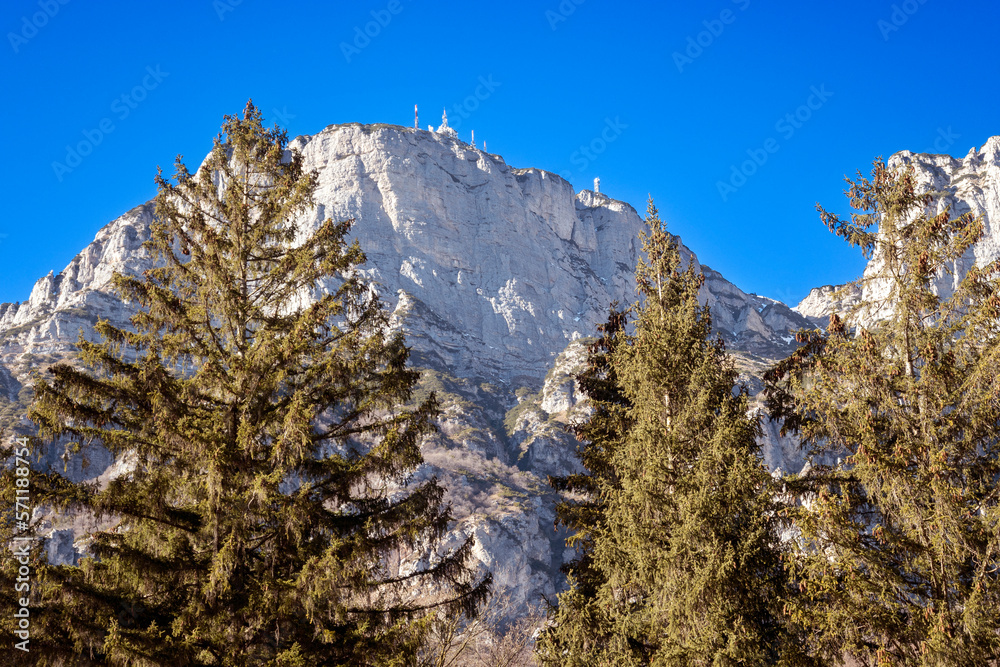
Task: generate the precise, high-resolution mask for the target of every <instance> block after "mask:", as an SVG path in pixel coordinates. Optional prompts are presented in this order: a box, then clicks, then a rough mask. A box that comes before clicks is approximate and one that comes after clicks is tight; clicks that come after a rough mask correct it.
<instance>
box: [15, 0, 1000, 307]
mask: <svg viewBox="0 0 1000 667" xmlns="http://www.w3.org/2000/svg"><path fill="white" fill-rule="evenodd" d="M997 25H1000V8H998V5H997V4H996V3H987V2H972V3H965V4H963V5H959V4H957V3H945V2H943V1H942V0H923V1H921V0H906V1H898V0H896V1H890V0H886V1H881V0H865V1H863V2H862V1H860V0H845V1H841V2H837V3H791V2H784V3H773V2H772V3H765V2H763V1H762V0H713V1H711V2H697V3H691V2H663V3H659V2H658V3H653V2H615V3H612V2H605V1H603V0H583V1H581V0H562V1H561V2H560V0H550V1H539V2H518V1H510V2H503V3H472V2H437V3H430V2H421V1H420V0H363V1H359V2H350V3H348V2H300V1H296V0H285V1H284V2H280V3H278V2H267V1H265V0H242V1H238V0H197V1H194V0H178V1H175V2H171V3H145V2H134V1H129V2H101V3H96V2H86V1H85V0H33V1H29V0H6V1H5V2H4V3H3V5H2V8H0V28H2V32H3V35H4V39H3V43H2V44H0V62H2V69H0V72H2V77H3V78H2V85H3V90H4V91H5V94H4V103H3V105H2V110H0V113H2V124H3V126H4V127H6V128H7V135H6V136H7V139H6V141H7V152H6V155H7V158H6V159H4V160H3V161H2V163H0V177H2V183H3V194H4V206H3V208H2V210H0V302H3V301H21V300H24V299H26V298H27V297H28V295H29V293H30V290H31V286H32V285H33V284H34V282H35V281H36V280H37V279H38V278H39V277H41V276H43V275H45V274H46V273H48V272H49V271H50V270H54V271H55V272H57V273H58V272H59V271H60V270H62V269H63V268H64V267H65V266H66V264H67V263H68V262H69V261H70V260H71V259H72V257H73V256H74V255H75V254H76V253H77V252H79V251H80V250H81V249H82V248H83V247H84V246H85V245H86V244H87V243H89V242H90V241H91V240H92V239H93V238H94V235H95V234H96V233H97V231H98V230H99V229H100V228H101V227H102V226H104V225H105V224H107V223H108V222H110V221H111V220H112V219H114V218H115V217H117V216H118V215H121V214H122V213H124V212H125V211H127V210H128V209H130V208H132V207H133V206H135V205H137V204H139V203H141V202H143V201H146V200H147V199H150V198H151V197H152V196H153V195H154V194H155V186H154V185H153V176H154V174H155V171H156V166H157V165H162V166H163V167H164V169H165V170H169V169H170V166H171V164H172V163H173V159H174V156H175V155H177V154H178V153H180V154H183V155H184V156H185V159H186V161H187V162H188V164H189V165H192V166H194V165H197V164H198V163H199V162H200V161H201V159H202V158H203V157H204V155H205V153H206V152H207V151H208V150H209V148H210V147H211V141H212V138H213V137H214V136H215V135H216V133H217V132H218V130H219V127H220V125H221V123H222V117H223V115H225V114H234V113H238V112H239V111H240V110H241V109H242V108H243V105H244V104H245V103H246V100H247V98H249V97H252V98H253V99H254V101H255V103H257V105H258V106H259V107H261V108H262V109H263V111H264V112H265V116H266V119H267V121H268V122H269V123H270V122H272V121H276V122H278V123H279V124H280V125H282V126H284V127H286V128H287V129H288V130H289V134H290V135H291V136H295V135H298V134H313V133H315V132H318V131H320V130H321V129H322V128H324V127H325V126H326V125H329V124H332V123H343V122H352V121H359V122H365V123H398V124H402V125H411V124H412V122H413V105H414V104H419V106H420V109H421V126H422V127H426V126H427V125H428V124H431V123H433V124H435V125H436V124H438V123H439V122H440V113H441V109H442V107H446V108H448V110H449V119H450V121H451V124H452V125H453V126H454V125H458V126H459V128H458V129H459V132H460V135H461V137H462V138H463V139H466V140H468V137H469V132H470V131H471V130H475V133H476V139H477V141H479V142H480V143H481V142H482V141H483V140H485V141H486V142H487V145H488V148H489V150H490V152H494V153H499V154H500V155H502V156H503V157H504V158H505V160H506V161H507V162H508V164H510V165H513V166H516V167H529V166H533V167H538V168H542V169H548V170H550V171H554V172H557V173H561V174H563V175H566V176H567V177H568V178H570V180H571V182H572V183H573V184H574V186H575V187H576V189H577V190H580V189H583V188H590V187H592V183H593V178H594V177H595V176H599V177H600V178H601V189H602V191H603V192H605V193H606V194H608V195H610V196H612V197H615V198H617V199H622V200H625V201H628V202H629V203H631V204H632V205H633V206H635V207H636V209H638V210H639V211H640V212H642V211H643V210H644V208H645V200H646V196H647V193H651V194H652V195H653V197H654V198H655V200H656V203H657V205H658V206H659V208H660V211H661V214H662V217H664V219H665V220H666V221H667V222H668V226H669V228H670V230H671V231H673V232H674V233H678V234H680V235H681V237H682V238H683V240H684V242H685V243H686V244H687V245H688V246H689V247H691V248H692V249H693V250H694V251H695V252H696V253H697V254H698V256H699V258H700V259H701V260H702V262H704V263H706V264H708V265H710V266H712V267H713V268H715V269H717V270H719V271H721V272H722V273H723V274H724V275H725V276H726V277H727V278H729V279H730V280H732V281H733V282H735V283H736V284H737V285H738V286H740V287H741V288H742V289H744V290H746V291H748V292H751V291H752V292H756V293H758V294H763V295H767V296H771V297H774V298H779V299H782V300H784V301H786V302H789V303H791V304H794V303H796V302H797V301H798V300H800V299H801V298H802V297H804V296H805V295H806V294H807V293H808V290H809V288H811V287H813V286H817V285H822V284H828V283H837V282H843V281H846V280H849V279H851V278H854V277H856V276H857V275H858V274H859V273H860V271H861V269H862V268H863V260H862V259H861V257H860V256H859V255H858V253H857V252H856V251H854V250H853V249H851V248H849V247H847V246H846V244H844V243H843V242H842V241H840V240H839V239H837V238H836V237H834V236H833V235H832V234H830V233H829V232H828V231H827V230H826V228H825V227H823V225H822V224H821V223H820V222H819V219H818V216H817V215H816V213H815V211H814V206H815V204H816V202H817V201H818V202H821V203H823V204H824V205H825V206H827V207H828V208H831V209H833V210H836V211H839V212H845V211H846V200H845V198H844V196H843V189H844V183H843V180H842V179H843V177H844V175H845V174H853V173H854V172H855V171H856V170H857V169H861V170H863V171H865V172H867V170H868V169H869V168H870V164H871V161H872V159H873V158H874V157H875V156H877V155H884V156H886V157H888V156H889V155H890V154H892V153H894V152H896V151H898V150H902V149H909V150H914V151H922V152H945V153H950V154H952V155H955V156H958V157H962V156H964V155H965V154H966V153H967V152H968V150H969V148H970V147H972V146H976V147H979V146H981V145H982V144H983V143H984V142H985V141H986V139H987V138H989V137H990V136H992V135H996V134H1000V117H998V109H1000V104H998V97H1000V92H998V91H1000V86H998V85H997V84H998V78H1000V68H998V66H997V63H998V61H1000V58H998V57H997V55H998V54H997V47H996V45H995V42H994V40H993V39H992V37H991V36H992V35H993V34H994V33H995V32H996V27H997ZM366 29H367V32H368V33H369V34H368V35H365V34H364V33H365V31H366ZM77 149H79V150H77ZM84 152H86V153H87V154H86V155H82V154H81V153H84ZM748 161H749V162H748ZM734 170H735V172H734ZM741 171H742V173H739V172H741Z"/></svg>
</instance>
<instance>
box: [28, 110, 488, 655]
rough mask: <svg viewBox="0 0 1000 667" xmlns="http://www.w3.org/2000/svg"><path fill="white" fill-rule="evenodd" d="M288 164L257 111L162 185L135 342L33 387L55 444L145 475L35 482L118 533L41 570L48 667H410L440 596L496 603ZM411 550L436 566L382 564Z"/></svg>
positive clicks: (334, 252) (401, 369)
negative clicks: (432, 593)
mask: <svg viewBox="0 0 1000 667" xmlns="http://www.w3.org/2000/svg"><path fill="white" fill-rule="evenodd" d="M286 148H287V135H286V134H285V132H284V131H282V130H279V129H278V128H277V127H275V128H273V129H267V128H265V127H264V126H263V123H262V118H261V114H260V112H259V110H258V109H256V108H255V107H254V106H253V104H252V103H248V104H247V107H246V109H245V111H244V113H243V116H242V118H239V117H230V116H227V117H226V121H225V124H224V125H223V128H222V133H220V135H219V137H218V138H217V139H216V142H215V147H214V149H213V150H212V152H211V154H210V156H209V158H208V159H207V160H206V162H205V163H204V164H203V165H202V166H201V168H200V169H199V170H198V171H197V173H195V174H192V173H190V172H189V171H188V170H187V168H186V167H185V166H184V164H183V162H182V161H181V158H180V157H178V159H177V162H176V172H175V175H174V177H173V179H167V178H165V177H164V176H163V174H162V172H161V173H160V174H159V175H158V176H157V179H156V180H157V183H158V186H159V194H158V195H157V198H156V213H157V218H156V221H155V223H154V224H153V227H152V236H151V239H150V241H149V243H148V248H149V250H150V252H151V253H152V254H153V255H154V257H155V259H156V264H155V267H154V268H152V269H150V270H149V271H147V272H146V274H145V275H144V276H142V277H127V276H122V275H116V276H115V279H114V280H115V285H116V287H117V289H118V291H119V293H120V294H121V295H122V297H123V298H124V299H125V300H126V301H128V302H132V303H135V304H137V305H138V306H139V307H140V308H139V310H138V314H136V315H135V317H134V318H133V320H132V322H133V325H134V330H127V329H121V328H117V327H115V326H114V325H112V324H111V323H109V322H108V321H101V322H100V323H99V324H98V325H97V327H96V331H97V332H98V334H99V335H100V337H101V340H99V341H96V342H93V341H87V340H82V339H81V342H80V344H79V347H80V362H81V364H82V367H77V366H76V365H71V364H60V365H57V366H54V367H53V368H51V369H50V370H49V373H48V376H47V377H46V378H38V379H37V380H36V384H35V390H36V394H37V400H36V403H35V404H34V406H33V408H32V410H31V418H32V419H33V420H35V421H36V422H37V423H38V424H39V426H40V428H41V433H42V435H43V437H46V438H73V439H77V440H78V441H81V442H82V441H99V442H101V443H103V445H104V446H105V447H107V448H108V449H109V450H111V451H112V452H113V453H114V454H116V455H117V456H119V457H123V458H124V460H131V461H132V462H133V464H134V465H133V467H132V468H131V470H129V471H127V472H125V473H124V474H121V475H119V476H118V477H117V478H115V479H113V480H112V481H110V482H109V483H108V484H107V485H106V487H104V488H99V487H97V486H95V485H86V484H71V483H69V482H67V481H66V480H65V479H61V478H58V476H51V475H49V476H42V475H37V476H36V477H35V479H34V482H35V484H36V488H37V489H38V493H39V494H43V495H44V500H45V501H46V502H49V503H51V504H52V505H54V506H56V507H58V508H59V509H60V510H62V511H63V512H76V511H85V512H91V513H93V514H95V515H97V516H99V517H106V518H110V519H113V520H114V521H115V527H114V528H113V529H110V530H105V531H102V532H99V533H97V534H96V535H95V536H94V540H93V544H92V545H91V550H92V552H93V553H94V555H95V556H96V557H95V558H93V559H85V560H83V561H82V562H81V563H80V565H79V566H64V567H48V566H40V570H39V572H38V577H37V582H36V584H35V589H34V590H33V594H32V600H33V614H34V616H33V618H34V619H36V623H37V624H36V625H35V626H33V627H34V629H35V632H34V633H33V635H32V637H33V642H32V650H33V654H32V657H33V658H34V659H35V660H37V661H39V662H38V664H59V661H60V660H66V662H67V664H130V665H132V664H135V665H140V664H141V665H171V666H176V665H234V666H237V665H238V666H241V667H242V666H244V665H372V664H378V665H403V664H409V663H410V662H412V661H413V660H414V658H415V655H416V651H417V648H418V646H419V644H420V642H421V641H422V629H423V627H424V626H425V624H426V623H425V622H424V621H421V620H420V617H421V616H422V615H425V614H426V611H425V610H426V609H427V608H428V607H429V606H430V605H431V604H433V605H434V606H435V607H437V609H436V611H441V609H442V608H444V610H446V611H448V612H449V613H466V614H473V613H474V612H475V610H476V608H477V606H478V605H479V604H480V603H481V601H482V600H483V599H484V597H485V595H486V594H487V593H488V587H489V581H488V579H482V580H480V581H478V582H475V581H474V580H473V578H472V576H471V574H470V572H469V571H468V569H467V565H466V563H467V559H468V558H469V556H470V548H471V541H467V542H466V543H465V544H464V546H462V547H461V548H460V549H458V550H456V551H454V552H451V553H444V554H441V553H436V551H435V545H436V543H437V540H438V538H439V537H440V536H441V535H442V534H443V532H444V531H445V530H446V527H447V525H448V522H449V518H450V515H449V511H448V508H447V507H445V506H444V505H443V504H442V495H443V490H442V487H441V486H440V485H439V484H438V483H437V482H436V480H430V481H425V482H422V483H419V484H416V483H409V481H408V480H409V478H410V475H411V473H412V472H413V471H414V469H415V468H416V467H417V466H418V465H419V464H420V463H421V461H422V458H421V454H420V449H419V444H420V442H421V440H422V438H423V437H424V436H425V434H427V433H428V432H429V431H430V430H431V429H432V428H433V421H432V420H433V418H434V417H435V415H436V414H437V404H436V401H435V399H434V398H433V395H432V396H431V397H430V398H428V399H427V400H426V401H424V402H422V403H421V404H419V405H418V406H417V407H415V408H413V409H404V408H403V407H402V406H403V405H404V404H405V403H406V402H407V401H408V400H409V398H410V396H411V391H412V389H413V388H414V386H415V384H416V382H417V380H418V374H417V372H415V371H414V370H412V369H409V368H407V365H406V364H407V355H408V349H407V348H406V347H405V345H404V341H403V338H402V335H401V334H393V333H391V332H390V331H389V329H388V324H387V317H386V314H385V311H384V310H383V307H382V304H381V303H380V301H379V300H378V298H377V297H376V295H375V293H374V291H373V289H372V287H371V286H370V285H368V284H366V283H365V282H364V281H363V280H362V279H361V277H360V275H359V273H358V271H357V268H358V266H359V265H360V264H361V263H362V262H364V261H365V257H364V254H363V253H362V251H361V249H360V248H359V247H358V245H357V243H356V242H355V243H353V244H350V245H349V244H348V243H347V235H348V232H349V230H350V228H351V221H346V222H334V221H332V220H326V221H325V222H323V223H322V224H320V225H319V227H318V228H317V229H316V230H315V231H314V232H313V233H312V234H311V235H307V234H305V233H304V230H303V228H302V224H301V223H302V221H303V220H305V219H307V214H308V213H309V212H310V211H311V209H312V208H313V199H312V193H313V191H314V189H315V187H316V182H317V181H316V179H317V177H316V174H315V172H307V171H306V170H305V168H304V166H303V158H302V156H301V155H300V154H298V153H297V152H294V151H292V152H289V151H287V150H286ZM407 557H410V558H413V559H414V560H415V561H417V562H418V564H419V562H423V563H425V565H424V566H423V567H416V568H409V569H407V568H398V567H397V566H392V567H390V565H392V563H398V562H400V559H403V558H407ZM428 557H429V561H428ZM428 562H429V563H431V564H430V565H427V564H426V563H428ZM427 586H431V587H432V588H434V589H435V590H437V591H440V590H442V588H443V590H445V591H446V594H445V595H444V596H443V597H442V596H437V597H435V598H434V599H435V600H437V601H436V602H433V603H432V602H424V600H426V599H427V598H425V597H421V594H423V593H426V592H427V590H428V589H427V588H426V587H427ZM441 600H443V601H441ZM123 610H124V611H125V613H123Z"/></svg>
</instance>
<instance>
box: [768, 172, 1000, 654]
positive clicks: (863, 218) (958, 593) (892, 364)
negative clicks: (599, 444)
mask: <svg viewBox="0 0 1000 667" xmlns="http://www.w3.org/2000/svg"><path fill="white" fill-rule="evenodd" d="M847 182H848V183H849V186H850V187H849V190H848V192H847V194H848V197H849V198H850V200H851V205H852V207H853V208H854V209H855V211H856V213H854V214H853V215H852V216H851V219H850V220H841V219H840V218H839V217H837V216H836V215H833V214H831V213H828V212H827V211H825V210H823V209H822V208H819V207H818V208H819V210H820V213H821V215H822V217H823V220H824V222H826V223H827V225H829V227H830V228H831V230H832V231H834V232H835V233H837V234H838V235H840V236H842V237H844V238H845V239H847V240H848V241H849V242H850V243H851V244H852V245H856V246H859V247H860V248H861V249H862V251H863V252H864V253H865V255H866V256H868V257H873V258H874V261H873V262H872V263H871V264H870V265H869V270H868V271H867V272H866V276H865V279H864V281H865V283H866V284H865V290H866V292H865V299H864V300H863V301H862V303H861V305H860V306H859V307H858V308H856V309H855V310H854V311H853V312H852V313H851V314H850V315H848V316H847V319H846V321H841V320H840V319H839V318H838V317H837V316H836V315H835V316H833V318H832V320H831V323H830V327H829V329H828V331H827V333H826V334H820V333H819V332H814V333H808V334H807V333H805V332H803V333H802V334H800V338H801V340H802V341H803V342H804V343H805V345H803V346H802V347H801V348H800V349H799V350H798V352H796V353H795V354H794V355H793V356H792V357H791V358H789V359H787V360H785V361H784V362H782V363H781V364H779V365H778V366H777V367H776V368H775V369H774V370H773V371H771V373H770V374H769V376H768V377H767V378H766V380H767V382H768V385H769V386H768V391H769V394H770V403H771V407H772V410H773V412H774V414H775V415H776V416H778V417H781V418H783V419H784V420H785V422H784V425H785V427H786V429H789V430H794V431H797V432H798V433H799V434H800V435H801V437H802V441H803V445H804V446H806V447H807V448H808V449H809V450H810V451H811V453H812V454H814V455H815V456H816V460H817V461H819V460H826V461H834V460H836V459H837V458H840V459H841V460H842V462H841V464H840V465H833V464H831V465H817V466H814V467H813V468H812V469H811V470H809V471H808V472H807V473H806V474H804V475H802V476H801V478H800V479H798V480H795V482H794V483H793V484H792V485H791V486H793V487H794V489H795V490H796V491H797V493H798V494H799V495H800V497H802V498H803V499H804V502H803V503H802V504H801V505H800V506H799V507H797V508H796V509H795V511H794V512H793V518H794V521H795V525H796V526H797V527H798V529H799V530H800V531H801V536H800V538H799V539H797V540H796V541H795V542H794V547H795V558H794V560H793V563H794V568H795V575H796V577H797V579H798V580H799V581H800V585H801V590H802V593H803V594H802V595H800V596H798V597H797V598H796V600H795V601H794V604H793V605H791V608H792V609H793V614H794V616H795V619H796V620H797V622H799V623H801V624H803V625H805V626H807V627H808V628H810V639H809V647H810V650H812V651H814V652H816V653H817V654H820V655H825V656H827V657H830V658H839V657H840V656H841V655H842V654H843V653H844V652H846V653H847V654H850V655H852V656H853V657H854V658H855V659H857V660H859V661H861V663H862V664H864V665H927V666H931V665H935V666H936V665H955V666H958V665H990V664H996V661H997V660H998V659H1000V507H998V504H1000V490H998V480H1000V461H998V454H1000V444H998V434H1000V429H998V425H1000V363H998V362H1000V344H998V343H1000V339H998V333H1000V290H998V287H1000V284H998V282H997V274H998V269H1000V264H998V263H997V262H993V263H992V264H990V265H989V266H974V267H973V268H971V269H970V270H969V271H968V273H966V275H965V276H964V278H962V279H961V280H960V281H959V280H958V279H957V277H956V276H954V275H953V273H954V267H956V266H957V265H958V264H960V263H961V262H963V261H964V262H967V263H968V264H971V263H972V259H971V255H972V253H971V248H972V246H973V244H974V243H975V242H976V241H977V240H978V239H980V238H981V236H982V234H983V223H982V220H981V219H977V218H974V217H973V216H972V215H971V214H965V215H961V216H958V217H955V218H952V217H951V215H950V213H949V211H947V210H944V211H942V212H941V213H939V214H937V215H930V214H929V211H930V210H931V209H930V205H931V204H932V203H933V202H934V199H933V197H932V196H931V195H930V194H923V195H920V194H917V190H916V183H915V178H914V172H913V169H912V167H901V168H899V169H898V170H890V169H889V168H888V167H887V166H886V165H885V164H884V163H883V162H882V161H881V160H880V159H879V160H876V161H875V163H874V168H873V171H872V175H871V178H870V179H869V178H864V177H862V176H861V174H860V173H859V174H858V178H857V180H850V179H848V181H847ZM876 225H877V226H878V228H877V232H876V231H873V228H874V227H875V226H876ZM943 278H947V279H948V282H950V283H951V285H952V286H953V289H951V290H945V291H950V292H951V293H950V294H942V293H939V291H938V289H937V288H936V287H935V285H940V284H944V283H945V280H943Z"/></svg>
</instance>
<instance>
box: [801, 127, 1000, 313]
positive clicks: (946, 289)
mask: <svg viewBox="0 0 1000 667" xmlns="http://www.w3.org/2000/svg"><path fill="white" fill-rule="evenodd" d="M887 164H888V166H889V167H899V166H902V165H912V166H913V168H914V174H915V176H916V181H917V186H918V190H919V191H920V192H927V193H931V194H933V195H935V200H934V202H933V204H932V205H931V207H930V208H929V210H928V211H927V213H928V215H937V214H939V213H941V212H942V211H944V210H945V209H946V208H947V209H949V210H950V211H951V215H952V216H958V215H961V214H963V213H968V212H972V213H973V214H974V215H977V216H979V215H982V216H983V223H984V226H985V234H984V236H983V238H982V239H981V240H980V241H979V242H978V243H977V244H976V245H975V246H974V247H973V248H971V249H970V250H969V252H968V253H966V255H965V256H964V257H961V258H959V259H958V260H956V261H955V262H953V265H952V266H950V267H949V269H950V271H949V272H942V273H941V274H940V275H938V277H937V279H936V280H935V282H934V285H933V287H934V289H935V290H936V291H937V293H938V294H939V295H941V296H942V297H943V298H947V297H948V296H950V295H951V294H952V293H953V292H954V289H955V287H956V285H957V284H958V281H960V280H961V279H962V278H963V277H964V276H965V274H966V272H967V271H968V270H969V269H970V268H971V267H972V266H974V265H979V266H985V265H986V264H988V263H989V262H992V261H994V260H996V259H998V258H1000V136H996V137H991V138H990V139H988V140H987V141H986V143H985V144H983V145H982V147H980V148H979V149H976V148H975V147H973V148H971V149H969V152H968V154H966V156H965V157H964V158H961V159H958V158H954V157H951V156H950V155H928V154H923V153H911V152H910V151H901V152H899V153H896V154H894V155H892V156H891V157H890V158H889V160H888V161H887ZM880 265H881V259H880V257H879V255H878V253H877V252H876V254H875V256H874V257H873V258H872V259H871V261H869V263H868V266H867V267H866V268H865V272H864V277H866V278H869V277H871V276H872V275H874V274H875V273H876V272H877V271H878V269H879V267H880ZM819 290H820V293H817V290H815V289H814V290H813V292H812V293H810V295H809V296H808V297H806V299H804V300H803V301H802V303H800V304H799V305H798V306H797V307H796V310H797V311H799V312H800V313H802V314H803V315H806V316H808V317H810V319H813V318H817V317H818V318H819V320H818V321H823V318H827V317H828V316H829V314H830V313H831V312H834V311H837V310H842V309H843V307H844V306H849V305H850V302H851V301H854V302H856V301H857V300H858V299H860V300H862V301H864V302H866V303H873V302H878V301H880V300H881V298H882V296H883V295H884V293H885V286H884V285H880V284H878V283H876V282H874V281H872V282H865V283H864V285H863V287H862V288H861V289H859V290H855V291H854V292H855V293H854V294H853V295H852V296H851V297H850V298H848V299H846V300H845V301H844V303H842V304H835V303H833V300H832V298H831V297H832V290H829V291H824V290H828V288H819ZM887 307H888V305H886V306H884V307H883V308H881V309H872V310H871V311H870V312H868V311H866V312H862V313H860V317H861V323H862V324H865V325H871V324H873V323H875V322H877V321H878V320H879V319H881V318H883V317H885V316H886V315H887V314H888V311H887V310H886V308H887Z"/></svg>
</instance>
